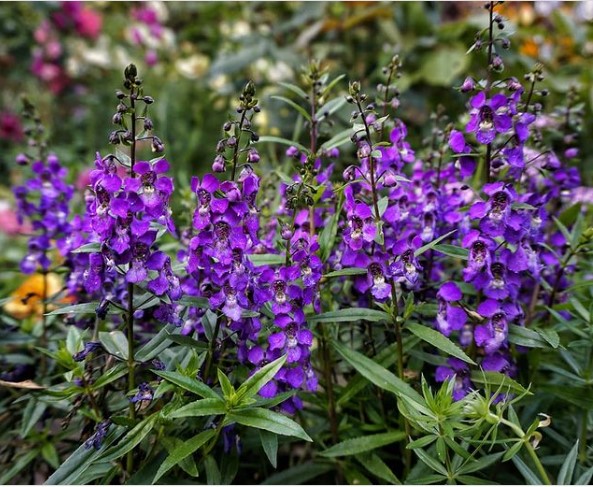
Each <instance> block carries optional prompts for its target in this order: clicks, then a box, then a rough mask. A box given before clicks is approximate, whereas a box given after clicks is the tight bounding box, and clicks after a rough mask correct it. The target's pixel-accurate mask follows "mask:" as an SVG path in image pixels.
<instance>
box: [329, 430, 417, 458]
mask: <svg viewBox="0 0 593 487" xmlns="http://www.w3.org/2000/svg"><path fill="white" fill-rule="evenodd" d="M405 437H406V434H405V433H404V432H403V431H390V432H389V433H379V434H376V435H369V436H361V437H360V438H352V439H349V440H345V441H342V442H340V443H338V444H337V445H334V446H332V447H330V448H328V449H327V450H324V451H322V452H320V453H319V454H320V455H321V456H323V457H330V458H335V457H345V456H348V455H357V454H358V453H363V452H367V451H371V450H374V449H375V448H380V447H382V446H385V445H389V444H391V443H396V442H398V441H401V440H403V439H404V438H405Z"/></svg>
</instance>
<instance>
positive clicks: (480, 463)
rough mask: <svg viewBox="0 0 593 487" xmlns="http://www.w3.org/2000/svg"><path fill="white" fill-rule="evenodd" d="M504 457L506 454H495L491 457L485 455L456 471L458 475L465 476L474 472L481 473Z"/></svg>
mask: <svg viewBox="0 0 593 487" xmlns="http://www.w3.org/2000/svg"><path fill="white" fill-rule="evenodd" d="M503 455H504V452H498V453H493V454H491V455H484V456H483V457H481V458H479V459H478V460H472V461H469V462H466V463H465V465H463V466H462V467H461V468H459V469H458V470H457V471H456V474H457V475H463V474H468V473H473V472H479V471H480V470H484V469H485V468H487V467H489V466H490V465H492V464H493V463H496V462H497V461H498V460H500V458H501V457H502V456H503Z"/></svg>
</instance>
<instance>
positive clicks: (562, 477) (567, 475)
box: [557, 440, 579, 485]
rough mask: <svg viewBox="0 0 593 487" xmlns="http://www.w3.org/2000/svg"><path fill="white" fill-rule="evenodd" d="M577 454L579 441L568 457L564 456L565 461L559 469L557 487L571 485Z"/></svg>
mask: <svg viewBox="0 0 593 487" xmlns="http://www.w3.org/2000/svg"><path fill="white" fill-rule="evenodd" d="M578 453H579V440H577V441H576V443H575V444H574V446H573V447H572V449H571V450H570V452H569V453H568V455H567V456H566V460H564V463H563V464H562V467H560V472H559V473H558V479H557V482H558V485H571V484H572V478H573V476H574V468H575V467H576V464H577V455H578Z"/></svg>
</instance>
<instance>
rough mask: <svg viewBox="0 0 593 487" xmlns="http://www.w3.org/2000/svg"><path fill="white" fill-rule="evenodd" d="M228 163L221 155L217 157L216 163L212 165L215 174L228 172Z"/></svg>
mask: <svg viewBox="0 0 593 487" xmlns="http://www.w3.org/2000/svg"><path fill="white" fill-rule="evenodd" d="M225 163H226V161H225V160H224V157H222V156H221V155H217V156H216V157H215V158H214V162H213V163H212V171H214V172H225V171H226V164H225Z"/></svg>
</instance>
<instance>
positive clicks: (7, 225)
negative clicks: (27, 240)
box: [0, 201, 31, 236]
mask: <svg viewBox="0 0 593 487" xmlns="http://www.w3.org/2000/svg"><path fill="white" fill-rule="evenodd" d="M30 231H31V225H30V224H29V222H24V223H22V224H21V223H19V220H18V217H17V215H16V211H14V209H13V208H10V207H9V206H8V204H7V203H6V202H5V201H0V233H4V234H6V235H10V236H14V235H18V234H19V233H28V232H30Z"/></svg>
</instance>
